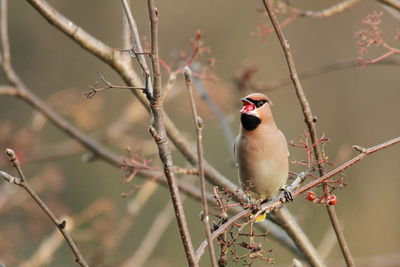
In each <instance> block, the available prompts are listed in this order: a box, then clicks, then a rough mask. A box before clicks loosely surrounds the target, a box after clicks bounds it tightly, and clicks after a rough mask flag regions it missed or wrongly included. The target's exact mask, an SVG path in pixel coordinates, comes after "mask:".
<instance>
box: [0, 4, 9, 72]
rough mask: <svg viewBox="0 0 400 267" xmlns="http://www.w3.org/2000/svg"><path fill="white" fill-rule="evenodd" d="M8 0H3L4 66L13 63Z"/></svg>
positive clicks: (2, 50)
mask: <svg viewBox="0 0 400 267" xmlns="http://www.w3.org/2000/svg"><path fill="white" fill-rule="evenodd" d="M7 6H8V0H1V18H0V23H1V26H0V27H1V53H0V60H1V63H2V65H3V66H10V65H11V55H10V41H9V40H8V7H7Z"/></svg>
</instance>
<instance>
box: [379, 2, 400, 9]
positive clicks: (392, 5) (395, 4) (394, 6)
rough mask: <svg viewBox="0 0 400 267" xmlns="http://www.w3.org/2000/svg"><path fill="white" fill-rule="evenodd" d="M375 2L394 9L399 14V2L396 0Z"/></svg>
mask: <svg viewBox="0 0 400 267" xmlns="http://www.w3.org/2000/svg"><path fill="white" fill-rule="evenodd" d="M377 1H378V2H380V3H382V4H384V5H386V6H389V7H393V8H394V9H396V10H397V11H399V12H400V2H399V1H397V0H377Z"/></svg>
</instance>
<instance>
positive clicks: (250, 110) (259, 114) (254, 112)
mask: <svg viewBox="0 0 400 267" xmlns="http://www.w3.org/2000/svg"><path fill="white" fill-rule="evenodd" d="M241 100H242V103H243V107H242V109H241V110H240V113H241V116H240V117H241V122H242V125H243V127H244V128H245V129H246V130H254V129H255V128H257V126H258V125H259V124H260V123H268V122H271V123H273V118H272V113H271V109H270V105H271V101H270V99H269V98H268V97H267V96H266V95H264V94H261V93H253V94H249V95H248V96H246V97H244V98H242V99H241Z"/></svg>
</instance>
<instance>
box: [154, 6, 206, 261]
mask: <svg viewBox="0 0 400 267" xmlns="http://www.w3.org/2000/svg"><path fill="white" fill-rule="evenodd" d="M147 4H148V11H149V16H150V28H151V64H152V69H153V91H152V93H151V94H150V96H151V97H150V98H149V101H150V109H151V113H152V124H151V126H150V133H151V135H152V136H153V138H154V141H155V142H156V144H157V147H158V150H159V156H160V160H161V162H162V164H163V167H164V173H165V177H166V178H167V181H168V187H169V190H170V194H171V198H172V203H173V206H174V210H175V216H176V219H177V222H178V228H179V232H180V235H181V238H182V242H183V246H184V249H185V254H186V258H187V261H188V264H189V266H198V263H197V262H196V258H195V252H194V248H193V244H192V239H191V237H190V233H189V228H188V226H187V221H186V217H185V211H184V209H183V205H182V200H181V197H180V194H179V189H178V186H177V183H176V177H175V174H174V171H173V161H172V157H171V150H170V148H169V142H168V139H167V133H166V131H165V126H164V123H165V121H164V109H163V106H162V99H161V96H162V95H161V69H160V60H159V54H158V19H159V14H158V10H157V8H156V7H155V6H154V2H153V0H148V1H147Z"/></svg>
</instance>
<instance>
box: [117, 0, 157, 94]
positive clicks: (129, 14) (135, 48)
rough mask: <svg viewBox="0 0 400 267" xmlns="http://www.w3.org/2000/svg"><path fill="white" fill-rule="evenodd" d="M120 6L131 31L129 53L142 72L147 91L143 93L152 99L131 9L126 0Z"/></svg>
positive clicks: (146, 67)
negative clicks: (131, 46) (130, 52)
mask: <svg viewBox="0 0 400 267" xmlns="http://www.w3.org/2000/svg"><path fill="white" fill-rule="evenodd" d="M122 6H123V8H124V11H125V14H126V18H127V19H128V24H129V28H130V31H131V39H132V45H133V48H132V49H131V51H132V52H133V53H134V54H135V56H136V58H137V60H138V62H139V65H140V68H141V69H142V71H143V75H144V79H145V85H146V86H145V87H146V88H147V90H146V91H145V92H146V93H148V97H152V96H153V86H152V82H151V77H150V71H149V68H148V66H147V62H146V58H145V56H144V51H143V48H142V43H141V41H140V35H139V30H138V28H137V25H136V22H135V19H134V18H133V15H132V12H131V9H130V7H129V3H128V0H122Z"/></svg>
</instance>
